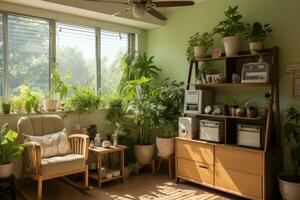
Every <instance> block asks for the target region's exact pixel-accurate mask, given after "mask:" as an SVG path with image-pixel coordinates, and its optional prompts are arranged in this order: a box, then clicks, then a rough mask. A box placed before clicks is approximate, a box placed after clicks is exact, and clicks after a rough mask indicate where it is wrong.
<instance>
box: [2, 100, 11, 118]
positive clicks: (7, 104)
mask: <svg viewBox="0 0 300 200" xmlns="http://www.w3.org/2000/svg"><path fill="white" fill-rule="evenodd" d="M1 108H2V112H3V113H4V114H9V113H10V110H11V101H10V100H8V99H6V98H3V99H2V101H1Z"/></svg>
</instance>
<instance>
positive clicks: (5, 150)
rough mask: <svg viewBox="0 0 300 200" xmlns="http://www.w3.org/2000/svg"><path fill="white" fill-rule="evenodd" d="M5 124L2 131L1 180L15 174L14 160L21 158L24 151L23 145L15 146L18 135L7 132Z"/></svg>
mask: <svg viewBox="0 0 300 200" xmlns="http://www.w3.org/2000/svg"><path fill="white" fill-rule="evenodd" d="M7 126H8V124H7V123H6V124H4V125H3V126H2V127H1V130H0V178H7V177H10V176H11V175H12V172H13V160H14V159H16V158H18V157H20V156H21V155H22V152H23V151H24V147H23V145H22V144H19V145H17V144H15V140H16V139H17V137H18V133H16V132H14V131H12V130H7Z"/></svg>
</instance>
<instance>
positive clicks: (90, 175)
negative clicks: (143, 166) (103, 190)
mask: <svg viewBox="0 0 300 200" xmlns="http://www.w3.org/2000/svg"><path fill="white" fill-rule="evenodd" d="M98 176H99V175H98V172H95V171H90V172H89V177H90V178H92V179H96V180H97V179H98ZM120 178H123V176H122V175H120V176H114V177H112V178H101V183H104V182H107V181H112V180H116V179H120Z"/></svg>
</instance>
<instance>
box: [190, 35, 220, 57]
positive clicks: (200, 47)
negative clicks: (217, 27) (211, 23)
mask: <svg viewBox="0 0 300 200" xmlns="http://www.w3.org/2000/svg"><path fill="white" fill-rule="evenodd" d="M213 41H214V40H213V38H212V34H211V33H208V32H205V33H203V34H201V35H200V33H199V32H197V33H195V34H194V35H192V36H191V37H190V39H189V41H188V48H187V50H186V57H187V60H189V61H190V60H192V59H193V58H203V57H205V56H206V52H207V49H208V48H209V47H211V46H212V45H213Z"/></svg>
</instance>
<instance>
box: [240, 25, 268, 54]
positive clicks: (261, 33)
mask: <svg viewBox="0 0 300 200" xmlns="http://www.w3.org/2000/svg"><path fill="white" fill-rule="evenodd" d="M272 31H273V30H272V28H271V27H270V24H265V25H262V24H261V23H259V22H255V23H254V24H252V25H251V24H247V26H246V32H245V35H246V37H247V39H248V40H249V46H250V51H251V54H253V55H257V54H259V53H260V52H261V51H262V50H263V49H264V40H265V39H266V38H267V37H272Z"/></svg>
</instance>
